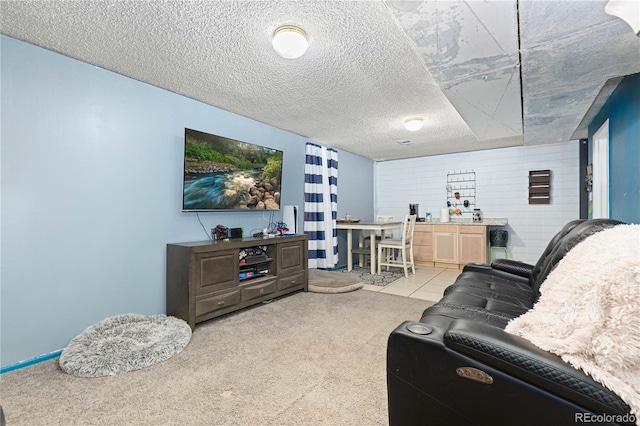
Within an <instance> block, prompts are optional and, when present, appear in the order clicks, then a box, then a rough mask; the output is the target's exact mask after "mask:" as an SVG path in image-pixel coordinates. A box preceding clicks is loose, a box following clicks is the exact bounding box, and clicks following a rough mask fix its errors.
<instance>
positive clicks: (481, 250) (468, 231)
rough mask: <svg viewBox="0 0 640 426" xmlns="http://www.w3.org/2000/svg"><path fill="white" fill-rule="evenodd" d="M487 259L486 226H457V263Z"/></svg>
mask: <svg viewBox="0 0 640 426" xmlns="http://www.w3.org/2000/svg"><path fill="white" fill-rule="evenodd" d="M486 261H487V228H486V227H484V226H465V225H460V226H458V263H460V265H466V264H467V263H471V262H477V263H485V262H486Z"/></svg>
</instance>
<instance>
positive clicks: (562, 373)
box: [443, 320, 630, 414]
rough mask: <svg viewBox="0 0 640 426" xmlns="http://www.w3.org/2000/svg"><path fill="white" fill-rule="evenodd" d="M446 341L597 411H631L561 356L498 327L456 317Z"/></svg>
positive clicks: (477, 357) (477, 358)
mask: <svg viewBox="0 0 640 426" xmlns="http://www.w3.org/2000/svg"><path fill="white" fill-rule="evenodd" d="M443 342H444V344H445V345H446V346H447V347H448V348H450V349H452V350H454V351H457V352H459V353H462V354H465V355H467V356H469V357H471V358H474V359H476V360H478V361H480V362H482V363H484V364H486V365H488V366H491V367H493V368H495V369H497V370H500V371H503V372H505V373H507V374H509V375H511V376H513V377H517V378H519V379H521V380H523V381H525V382H528V383H530V384H533V385H535V386H537V387H540V388H542V389H545V390H547V391H548V392H550V393H553V394H555V395H558V396H560V397H563V398H566V399H568V400H571V401H575V402H576V403H578V404H580V405H582V406H584V407H586V408H588V409H591V410H594V411H595V412H604V413H610V414H625V413H628V412H629V410H630V409H629V407H628V406H627V405H626V404H625V403H624V402H623V401H622V400H621V399H620V397H618V396H617V395H616V394H615V393H613V392H611V391H610V390H609V389H607V388H605V387H604V386H602V385H600V384H599V383H597V382H596V381H594V380H593V379H591V378H590V377H589V376H587V375H586V374H584V373H583V372H582V371H580V370H577V369H575V368H573V367H572V366H570V365H569V364H567V363H566V362H564V361H563V360H562V359H561V358H560V357H559V356H557V355H555V354H552V353H550V352H547V351H544V350H542V349H540V348H539V347H537V346H535V345H534V344H533V343H531V342H530V341H528V340H526V339H523V338H521V337H519V336H515V335H512V334H509V333H507V332H506V331H504V330H502V329H500V328H498V327H494V326H490V325H486V324H482V323H478V322H472V321H469V320H455V321H453V322H452V323H451V325H450V326H449V328H448V330H447V331H446V332H445V334H444V336H443Z"/></svg>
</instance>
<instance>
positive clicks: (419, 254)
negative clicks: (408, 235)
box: [413, 223, 433, 263]
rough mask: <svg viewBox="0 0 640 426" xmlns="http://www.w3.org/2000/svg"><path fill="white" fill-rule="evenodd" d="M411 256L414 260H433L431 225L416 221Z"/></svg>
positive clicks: (419, 261)
mask: <svg viewBox="0 0 640 426" xmlns="http://www.w3.org/2000/svg"><path fill="white" fill-rule="evenodd" d="M413 258H414V260H415V261H416V262H418V263H421V262H433V226H432V225H423V224H420V223H416V227H415V229H414V231H413Z"/></svg>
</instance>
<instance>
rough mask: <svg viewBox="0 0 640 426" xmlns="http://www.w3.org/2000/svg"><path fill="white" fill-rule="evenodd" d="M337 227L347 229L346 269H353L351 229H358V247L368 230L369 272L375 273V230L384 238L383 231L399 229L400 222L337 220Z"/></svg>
mask: <svg viewBox="0 0 640 426" xmlns="http://www.w3.org/2000/svg"><path fill="white" fill-rule="evenodd" d="M336 228H337V229H344V230H346V231H347V270H348V271H351V270H353V247H352V246H353V231H354V230H356V231H360V232H359V234H360V235H359V238H358V247H360V248H364V233H363V232H364V231H368V232H369V237H370V241H371V244H370V245H371V247H370V253H369V255H370V256H371V274H375V273H376V272H377V270H376V244H375V241H376V232H377V231H379V232H380V235H381V236H382V238H384V233H385V231H393V230H394V229H401V228H402V222H359V221H352V220H351V221H347V220H337V221H336Z"/></svg>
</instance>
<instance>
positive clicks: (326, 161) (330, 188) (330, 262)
mask: <svg viewBox="0 0 640 426" xmlns="http://www.w3.org/2000/svg"><path fill="white" fill-rule="evenodd" d="M304 163H305V164H304V233H305V234H306V235H307V236H308V237H309V268H316V269H331V268H335V266H336V265H337V264H338V230H337V229H336V218H337V217H338V151H336V150H335V149H332V148H326V147H324V146H320V145H316V144H314V143H310V142H308V143H307V146H306V150H305V162H304Z"/></svg>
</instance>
